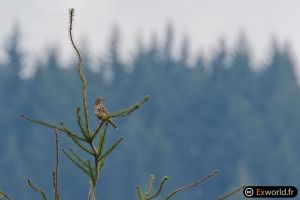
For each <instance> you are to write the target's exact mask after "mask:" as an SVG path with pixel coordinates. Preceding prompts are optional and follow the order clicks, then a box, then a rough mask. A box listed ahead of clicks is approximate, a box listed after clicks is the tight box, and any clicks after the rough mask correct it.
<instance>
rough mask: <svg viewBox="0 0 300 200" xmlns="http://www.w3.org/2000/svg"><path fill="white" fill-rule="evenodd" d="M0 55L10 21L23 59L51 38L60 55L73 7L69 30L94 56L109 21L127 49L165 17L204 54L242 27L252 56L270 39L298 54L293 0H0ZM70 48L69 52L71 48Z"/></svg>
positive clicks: (65, 53) (65, 50) (299, 34)
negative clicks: (19, 33) (72, 24)
mask: <svg viewBox="0 0 300 200" xmlns="http://www.w3.org/2000/svg"><path fill="white" fill-rule="evenodd" d="M0 2H1V3H0V11H1V12H0V59H3V58H4V57H3V56H4V55H3V46H4V45H5V42H6V39H7V36H8V35H9V34H10V33H11V31H12V27H13V26H14V25H15V24H16V23H19V24H20V26H21V30H22V33H23V38H22V39H23V40H22V46H23V47H24V50H25V51H28V52H27V61H29V63H32V62H33V61H34V57H36V56H42V55H44V54H45V50H46V49H47V48H49V47H51V46H53V44H57V45H58V47H59V50H60V52H59V55H61V57H62V60H64V61H66V60H68V58H70V55H71V54H70V53H71V52H72V49H71V47H70V43H69V39H68V37H67V25H68V8H70V7H74V8H75V12H76V13H75V30H74V31H75V32H74V33H75V35H76V38H78V39H79V38H80V40H81V41H84V42H85V43H87V44H88V45H87V46H88V47H89V49H90V50H91V53H92V55H93V56H92V58H94V59H95V58H96V55H99V52H101V51H102V50H103V49H104V47H105V46H106V45H107V39H108V38H109V33H110V31H111V29H112V26H113V25H114V24H118V25H119V26H120V28H121V31H122V47H123V48H122V49H123V52H125V54H127V56H128V55H130V51H132V47H133V46H134V44H135V41H136V38H137V36H138V35H139V36H143V37H144V39H145V41H146V42H147V41H148V40H149V38H150V36H151V35H152V34H153V33H154V32H156V33H157V34H158V36H159V37H160V38H162V36H163V31H164V29H165V25H166V23H167V22H172V23H173V24H174V28H175V33H176V35H175V38H176V39H177V40H176V41H177V43H179V42H178V41H179V40H180V39H181V38H182V37H183V36H184V35H188V36H189V37H190V38H191V41H192V49H193V50H194V52H197V51H202V52H203V51H204V53H206V54H209V52H211V51H212V50H213V49H214V47H215V46H216V45H217V44H218V43H217V42H218V39H219V38H220V37H223V38H225V39H226V40H227V41H228V43H229V46H232V45H233V44H234V42H235V40H236V39H237V36H238V34H239V33H240V32H241V31H243V32H244V33H246V35H247V38H248V39H249V42H250V44H251V47H252V48H253V53H254V55H255V56H256V57H258V58H264V55H266V52H267V50H268V48H269V47H270V42H271V39H272V38H274V37H276V38H277V39H278V40H279V41H280V42H281V43H284V42H285V41H290V43H291V44H292V47H293V49H294V50H295V54H296V55H297V56H300V22H299V19H300V1H299V0H26V1H22V0H0ZM72 53H73V52H72Z"/></svg>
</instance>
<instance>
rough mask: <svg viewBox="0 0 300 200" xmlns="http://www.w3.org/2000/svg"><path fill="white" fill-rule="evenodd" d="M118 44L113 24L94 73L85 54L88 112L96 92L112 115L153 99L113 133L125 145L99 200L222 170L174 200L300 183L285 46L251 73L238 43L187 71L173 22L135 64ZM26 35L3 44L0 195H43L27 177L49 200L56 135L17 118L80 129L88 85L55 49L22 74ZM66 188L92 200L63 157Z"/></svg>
mask: <svg viewBox="0 0 300 200" xmlns="http://www.w3.org/2000/svg"><path fill="white" fill-rule="evenodd" d="M120 38H121V33H120V32H119V30H118V29H114V31H113V32H112V33H111V38H109V45H108V46H107V49H106V52H105V56H103V57H102V58H101V63H100V64H99V68H100V70H99V71H96V72H95V71H93V70H91V69H90V67H89V65H90V64H89V54H88V52H84V51H83V55H84V59H85V60H84V70H85V73H86V76H87V79H88V95H89V109H90V113H91V114H92V107H93V101H94V99H95V98H96V97H99V96H102V97H105V98H106V102H105V103H106V106H107V108H108V110H110V111H115V110H119V109H120V108H125V107H127V106H129V105H131V104H132V103H135V102H137V101H138V100H140V99H141V98H142V97H143V96H144V95H147V94H150V95H151V97H152V99H151V101H150V102H149V103H147V104H146V105H145V106H144V107H143V108H141V109H139V110H138V111H137V112H135V113H134V114H132V115H131V116H130V117H129V118H127V119H126V120H125V119H119V120H116V123H117V124H118V126H119V130H118V131H114V130H110V131H109V139H111V140H112V141H113V139H115V138H117V137H119V136H120V135H121V136H122V137H124V138H125V140H124V141H123V144H121V145H120V146H119V147H118V149H117V150H116V152H114V153H113V155H112V157H111V158H110V159H108V160H107V163H106V166H105V169H104V173H103V174H101V175H100V184H99V185H98V197H99V199H108V200H112V199H135V186H136V184H142V185H145V184H146V183H147V181H148V177H149V175H150V174H152V173H153V174H155V175H156V176H157V179H160V178H161V177H162V176H164V175H168V176H170V177H171V179H170V181H169V182H168V183H167V188H168V189H172V188H175V187H179V186H182V185H184V184H186V183H190V182H191V181H192V180H195V179H197V178H199V177H202V176H205V175H207V174H208V173H210V172H211V171H212V170H214V169H219V170H220V174H219V175H218V176H217V177H216V178H214V179H212V180H210V181H209V182H207V183H206V184H204V185H201V186H199V187H197V188H195V189H193V190H192V191H187V192H184V193H182V194H179V195H178V196H177V197H176V198H174V199H215V198H217V197H219V196H220V195H222V194H223V193H225V192H228V191H230V190H232V189H233V188H235V187H237V186H239V185H241V184H247V185H295V186H296V187H298V188H299V187H300V185H299V180H300V173H299V169H300V157H299V152H300V147H299V144H300V134H299V131H300V123H299V121H298V120H299V119H300V91H299V86H298V83H297V78H296V75H295V71H294V68H295V64H294V61H293V59H292V56H291V53H290V50H289V48H281V47H279V46H278V45H276V41H274V42H273V44H272V49H271V51H270V59H269V62H266V63H265V65H264V66H260V68H259V69H260V70H254V67H253V65H252V63H253V62H252V57H251V51H250V49H249V46H248V44H247V40H246V38H245V37H243V36H241V37H240V38H239V40H238V41H239V42H238V43H237V45H236V46H235V49H234V53H233V54H230V53H229V51H228V48H226V45H225V44H224V42H222V41H220V42H219V47H218V49H216V51H215V52H214V54H213V57H212V59H211V61H210V62H207V61H206V59H204V58H203V56H201V55H199V56H198V57H197V58H196V62H195V63H194V64H190V63H189V62H188V60H189V55H190V53H191V50H190V48H189V46H190V44H189V41H190V40H189V39H188V38H185V39H183V40H182V43H181V48H180V51H179V52H180V54H179V56H178V57H176V58H175V57H174V56H172V51H173V50H172V49H173V46H174V31H173V28H172V26H168V27H167V28H166V31H165V38H163V39H162V40H159V39H158V38H156V37H153V39H152V41H151V44H149V45H144V44H143V43H142V42H141V41H140V40H137V44H136V49H135V51H134V54H133V62H132V63H130V64H126V63H124V62H122V60H121V59H120V57H121V55H120V42H121V39H120ZM21 39H22V35H21V32H20V31H18V30H17V29H15V31H13V32H12V33H11V35H10V37H9V39H8V40H7V42H6V46H5V51H6V54H7V56H8V57H7V58H8V59H7V61H6V62H1V63H0V72H1V73H0V88H1V89H0V96H1V98H0V109H1V113H0V118H1V120H0V135H1V140H0V158H1V159H0V189H1V190H3V191H5V192H6V193H8V194H10V195H11V196H12V197H13V198H14V199H39V196H38V194H37V193H35V192H33V191H32V190H31V189H30V188H29V187H28V186H27V185H26V183H27V182H26V180H27V178H31V179H32V180H33V182H34V183H36V184H37V185H39V186H40V187H41V188H43V189H45V190H46V191H47V193H48V194H50V195H49V196H50V197H51V195H52V193H51V191H52V176H51V172H52V169H53V167H54V160H55V152H54V147H55V146H54V145H55V144H54V133H53V130H50V129H45V128H43V127H39V126H36V125H34V124H32V123H29V122H28V121H25V120H23V119H21V118H20V117H19V115H20V114H21V113H24V114H27V115H29V116H31V117H32V118H35V119H42V120H47V121H52V122H60V121H64V122H65V123H66V124H68V125H69V126H70V127H72V128H73V129H75V130H77V129H76V128H77V126H76V124H74V122H75V109H76V107H77V106H78V105H79V104H80V103H81V98H80V81H79V79H78V77H77V74H76V70H75V66H76V65H75V62H76V60H75V55H74V63H72V64H70V67H69V68H68V69H64V68H62V67H61V66H60V64H59V62H58V56H59V55H58V49H57V48H55V47H53V48H52V49H50V50H49V51H48V54H47V55H48V57H47V59H46V60H43V61H42V60H41V61H40V62H38V63H37V71H36V73H35V75H34V76H33V77H31V78H28V79H21V78H19V75H18V74H19V72H20V70H21V68H22V64H21V63H22V62H21V61H22V59H23V58H24V56H25V52H24V51H23V49H21V48H20V43H21V42H22V41H21ZM159 41H161V42H159ZM68 42H69V41H68V40H67V39H66V44H65V45H69V44H68ZM70 48H71V45H70ZM229 58H230V59H229ZM109 77H110V78H109ZM92 123H93V125H95V124H96V123H97V122H96V120H95V119H92ZM66 139H67V138H66V137H65V136H63V135H62V134H61V135H60V143H61V147H64V148H67V147H68V146H69V145H70V143H69V142H68V141H67V140H66ZM297 152H298V153H297ZM60 181H61V182H60V188H61V198H62V199H86V194H87V190H88V188H87V182H88V179H87V178H86V177H85V176H84V174H82V172H81V171H79V170H78V169H76V168H75V167H74V166H73V165H72V163H70V161H69V160H67V159H66V158H65V157H64V155H61V162H60ZM233 199H234V198H233Z"/></svg>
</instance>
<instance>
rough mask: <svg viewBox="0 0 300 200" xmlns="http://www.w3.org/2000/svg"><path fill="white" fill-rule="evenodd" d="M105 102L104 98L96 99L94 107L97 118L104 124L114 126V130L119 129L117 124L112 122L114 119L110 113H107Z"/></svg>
mask: <svg viewBox="0 0 300 200" xmlns="http://www.w3.org/2000/svg"><path fill="white" fill-rule="evenodd" d="M103 101H104V99H103V98H98V99H96V101H95V107H94V112H95V116H96V117H97V119H99V120H101V121H102V122H105V121H106V122H108V123H109V124H110V125H112V127H114V129H118V127H117V126H116V124H115V123H114V122H113V121H112V117H111V116H110V114H109V112H107V110H106V109H105V107H104V105H103Z"/></svg>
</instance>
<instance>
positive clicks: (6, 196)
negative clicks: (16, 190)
mask: <svg viewBox="0 0 300 200" xmlns="http://www.w3.org/2000/svg"><path fill="white" fill-rule="evenodd" d="M1 196H2V197H1ZM3 197H5V198H7V199H8V200H12V199H11V198H10V197H9V196H8V195H7V194H5V193H4V192H1V191H0V199H2V198H3Z"/></svg>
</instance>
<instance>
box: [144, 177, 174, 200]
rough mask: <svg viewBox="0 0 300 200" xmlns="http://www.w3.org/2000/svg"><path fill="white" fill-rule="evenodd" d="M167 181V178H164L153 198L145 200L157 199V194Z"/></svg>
mask: <svg viewBox="0 0 300 200" xmlns="http://www.w3.org/2000/svg"><path fill="white" fill-rule="evenodd" d="M168 179H169V178H168V177H167V176H165V177H164V178H163V179H162V180H161V182H160V184H159V188H158V190H157V192H156V193H155V194H154V195H153V196H151V197H148V198H146V200H150V199H154V198H155V197H157V196H158V195H159V193H160V192H161V190H162V188H163V186H164V184H165V182H166V181H167V180H168Z"/></svg>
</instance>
